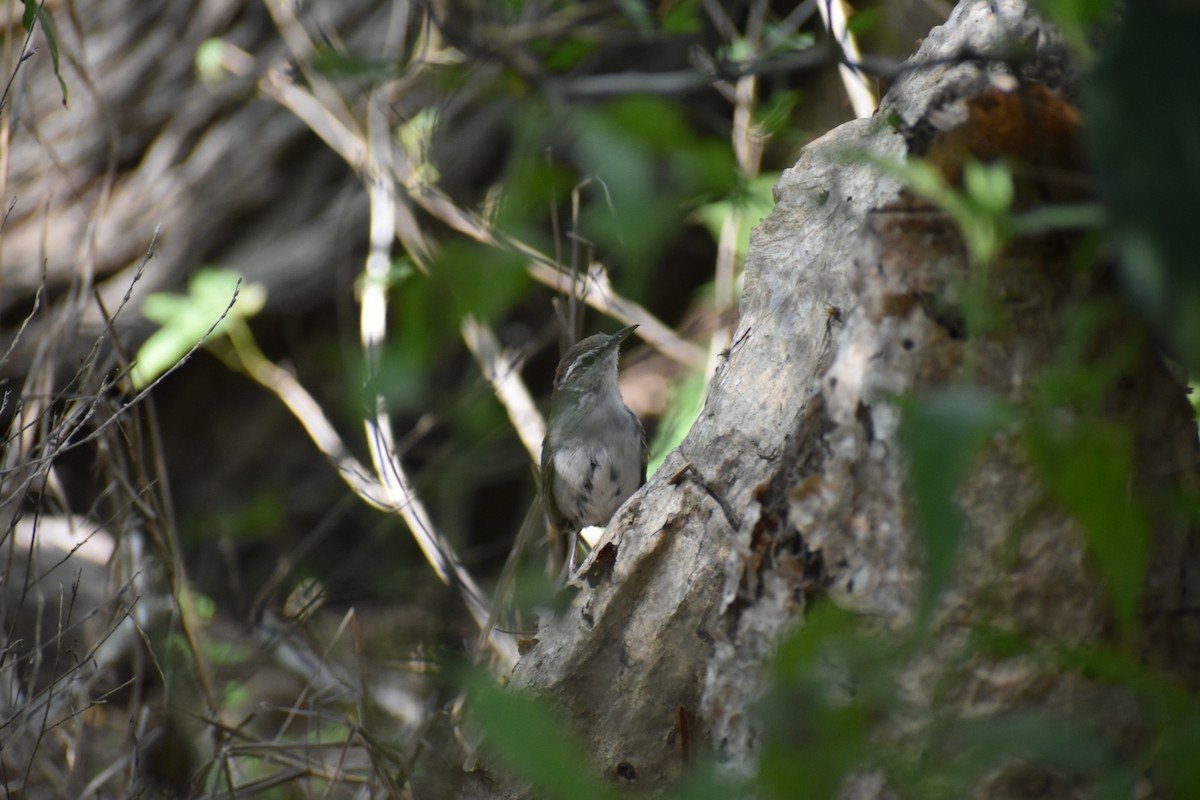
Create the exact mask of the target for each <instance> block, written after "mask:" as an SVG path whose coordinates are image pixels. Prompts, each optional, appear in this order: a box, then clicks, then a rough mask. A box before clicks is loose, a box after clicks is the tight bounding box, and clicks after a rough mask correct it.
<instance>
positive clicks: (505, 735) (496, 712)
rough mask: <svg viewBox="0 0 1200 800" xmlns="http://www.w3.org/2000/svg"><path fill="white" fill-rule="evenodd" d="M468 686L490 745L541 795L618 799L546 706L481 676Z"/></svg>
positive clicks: (570, 799) (581, 799)
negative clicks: (531, 783) (596, 774)
mask: <svg viewBox="0 0 1200 800" xmlns="http://www.w3.org/2000/svg"><path fill="white" fill-rule="evenodd" d="M467 685H468V691H469V697H470V700H471V709H472V711H473V712H474V714H475V717H476V719H478V721H479V724H480V726H481V727H482V728H483V733H484V744H485V746H486V747H487V749H488V750H490V751H492V752H493V753H495V754H496V755H497V756H499V757H500V758H501V759H502V760H503V761H504V762H505V763H506V764H508V766H509V767H510V768H512V769H513V770H514V771H515V772H517V773H518V774H520V775H521V776H522V777H524V778H525V779H526V780H529V781H532V782H533V785H534V792H535V794H536V795H537V796H539V797H544V798H564V799H565V800H615V798H617V797H619V795H618V794H617V793H616V792H615V791H613V790H612V789H609V788H608V787H607V786H605V785H604V784H603V783H601V782H600V780H599V779H598V778H597V777H596V776H595V775H594V774H593V773H592V766H591V764H590V762H589V761H588V758H587V756H586V754H585V751H584V749H583V747H582V746H581V745H580V743H579V742H578V741H577V740H576V739H575V737H573V736H572V735H571V734H570V733H569V732H568V731H567V730H566V729H565V728H564V727H563V726H562V724H561V723H560V722H559V721H558V720H557V719H556V718H555V717H554V715H553V714H551V713H550V712H549V711H548V710H547V709H546V707H545V706H544V705H542V704H541V703H539V702H538V701H537V700H535V699H534V698H532V697H529V696H527V695H523V694H519V693H517V692H516V691H508V690H505V689H501V688H500V687H498V686H496V685H495V684H494V683H492V681H491V679H490V678H488V677H486V676H484V675H481V674H476V675H472V676H470V678H469V679H468V682H467Z"/></svg>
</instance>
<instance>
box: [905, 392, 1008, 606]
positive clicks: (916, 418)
mask: <svg viewBox="0 0 1200 800" xmlns="http://www.w3.org/2000/svg"><path fill="white" fill-rule="evenodd" d="M900 407H901V409H902V411H903V413H904V418H903V422H902V424H901V427H900V442H901V444H902V445H903V446H904V449H905V452H906V454H907V455H908V464H909V470H908V472H909V481H910V484H911V487H912V492H913V496H914V500H915V503H916V512H917V527H918V531H919V533H920V536H921V539H922V541H923V543H924V558H925V585H924V590H923V595H924V600H925V602H926V603H932V602H933V601H934V600H936V599H937V597H938V596H939V595H940V594H941V593H942V591H944V590H945V589H946V588H948V587H949V585H950V583H951V581H953V579H954V572H955V565H956V563H957V559H958V551H959V548H960V546H961V544H962V540H963V538H964V537H965V535H966V521H965V520H964V519H963V515H962V511H961V510H960V509H959V507H958V503H957V502H956V500H955V497H954V494H955V492H956V491H957V489H958V485H959V483H960V482H961V481H962V479H963V478H965V477H966V475H967V471H968V470H969V469H970V468H971V465H972V462H973V461H974V460H975V457H976V455H977V454H978V453H979V451H980V449H981V448H982V447H983V445H984V444H985V443H986V442H987V441H988V439H990V438H991V437H992V435H993V434H995V433H996V432H997V431H999V430H1000V428H1001V427H1003V426H1004V425H1005V424H1007V423H1008V422H1010V421H1011V419H1012V418H1013V415H1012V412H1011V410H1010V409H1009V408H1008V407H1007V406H1006V405H1004V404H1003V403H1002V402H1001V401H1000V400H999V399H998V398H996V397H995V396H993V395H991V394H989V393H987V392H985V391H983V390H981V389H976V388H971V387H965V386H963V387H952V388H948V389H941V390H938V391H936V392H933V393H931V394H928V395H923V396H920V397H909V398H904V399H902V400H901V402H900Z"/></svg>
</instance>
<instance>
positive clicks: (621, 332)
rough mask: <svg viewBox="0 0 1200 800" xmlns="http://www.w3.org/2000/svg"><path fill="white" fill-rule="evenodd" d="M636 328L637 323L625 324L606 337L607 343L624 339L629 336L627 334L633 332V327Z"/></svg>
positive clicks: (618, 342)
mask: <svg viewBox="0 0 1200 800" xmlns="http://www.w3.org/2000/svg"><path fill="white" fill-rule="evenodd" d="M636 328H637V325H626V326H625V327H624V328H621V330H619V331H617V332H616V333H614V334H613V335H612V336H610V337H608V341H609V344H612V345H618V344H620V343H621V342H623V341H625V338H626V337H627V336H629V334H631V333H633V331H634V329H636Z"/></svg>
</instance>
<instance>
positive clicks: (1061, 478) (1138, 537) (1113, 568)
mask: <svg viewBox="0 0 1200 800" xmlns="http://www.w3.org/2000/svg"><path fill="white" fill-rule="evenodd" d="M1051 413H1052V418H1051V419H1050V420H1048V421H1045V422H1042V423H1041V424H1038V425H1034V426H1031V427H1030V428H1029V430H1028V431H1027V433H1026V436H1025V441H1026V445H1027V449H1028V451H1029V453H1030V455H1031V456H1032V458H1033V460H1034V463H1035V464H1036V465H1037V467H1038V473H1039V474H1040V475H1041V478H1042V482H1043V485H1045V487H1046V490H1047V492H1048V493H1049V494H1050V496H1051V497H1052V498H1054V499H1055V500H1057V501H1058V502H1059V503H1060V504H1061V505H1062V507H1063V508H1064V509H1065V510H1066V511H1067V512H1068V513H1070V514H1071V515H1072V516H1073V517H1075V519H1076V520H1078V522H1079V524H1080V527H1082V528H1083V533H1084V536H1085V537H1086V539H1087V544H1088V551H1089V553H1090V554H1091V556H1092V560H1093V562H1094V563H1095V565H1096V568H1097V569H1098V570H1099V571H1100V574H1101V575H1102V576H1103V577H1104V579H1105V582H1106V583H1107V584H1108V588H1109V592H1110V594H1111V597H1112V602H1113V608H1114V611H1115V612H1116V616H1117V621H1118V623H1119V625H1120V627H1121V630H1122V631H1123V632H1124V633H1125V634H1127V635H1132V634H1133V632H1134V631H1135V630H1136V627H1137V618H1138V608H1139V606H1140V603H1141V594H1142V582H1143V580H1144V579H1145V575H1146V568H1147V566H1148V565H1149V558H1150V552H1149V526H1148V523H1147V520H1146V517H1145V514H1144V513H1143V510H1142V509H1141V507H1140V506H1139V505H1138V504H1137V503H1136V501H1135V500H1134V498H1133V497H1132V496H1131V494H1130V492H1131V486H1132V464H1131V458H1132V456H1131V453H1132V441H1131V436H1130V433H1129V431H1128V430H1127V429H1126V428H1124V427H1122V426H1120V425H1116V424H1113V423H1109V422H1105V421H1102V420H1097V419H1089V420H1086V421H1085V422H1080V423H1077V424H1070V423H1064V422H1063V421H1062V418H1061V415H1056V414H1053V412H1051Z"/></svg>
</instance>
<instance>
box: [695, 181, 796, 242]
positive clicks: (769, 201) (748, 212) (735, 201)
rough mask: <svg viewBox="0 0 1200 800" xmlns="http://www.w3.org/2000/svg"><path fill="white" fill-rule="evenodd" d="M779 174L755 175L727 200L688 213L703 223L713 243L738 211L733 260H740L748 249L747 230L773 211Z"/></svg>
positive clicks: (708, 204) (750, 229)
mask: <svg viewBox="0 0 1200 800" xmlns="http://www.w3.org/2000/svg"><path fill="white" fill-rule="evenodd" d="M779 175H780V173H778V172H771V173H767V174H765V175H759V176H758V177H757V178H753V179H752V180H750V181H749V182H748V183H746V184H745V185H743V186H741V187H738V188H739V191H737V192H736V193H734V194H732V195H730V196H729V197H726V198H724V199H722V200H717V201H716V202H713V203H706V204H705V205H702V206H700V207H699V208H697V209H696V210H695V211H694V212H692V216H693V217H694V218H695V219H698V220H699V221H700V222H701V223H703V224H704V226H705V227H706V228H708V230H709V233H711V234H712V237H713V240H714V241H717V240H719V239H720V237H721V231H722V229H723V228H724V227H725V221H726V220H727V219H728V218H729V215H730V214H732V213H733V212H734V211H740V212H741V214H742V218H741V227H740V228H739V229H738V238H737V257H738V259H739V260H743V261H744V260H745V258H746V253H747V252H749V250H750V233H751V231H753V230H754V228H755V227H757V226H758V223H760V222H762V221H763V219H765V218H766V216H767V215H768V214H770V213H771V210H772V209H774V208H775V184H776V183H777V182H778V181H779Z"/></svg>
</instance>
